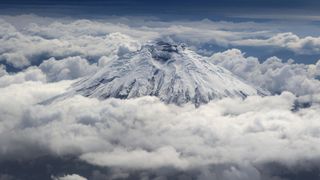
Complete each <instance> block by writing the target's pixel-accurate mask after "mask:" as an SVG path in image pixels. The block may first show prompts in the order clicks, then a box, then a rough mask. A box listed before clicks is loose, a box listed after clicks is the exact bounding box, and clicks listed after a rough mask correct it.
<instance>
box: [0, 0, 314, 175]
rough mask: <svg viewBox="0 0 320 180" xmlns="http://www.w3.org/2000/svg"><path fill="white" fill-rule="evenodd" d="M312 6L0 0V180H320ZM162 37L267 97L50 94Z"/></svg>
mask: <svg viewBox="0 0 320 180" xmlns="http://www.w3.org/2000/svg"><path fill="white" fill-rule="evenodd" d="M319 5H320V2H319V1H316V0H304V1H302V0H277V1H276V0H269V1H267V0H224V1H215V0H212V1H209V0H197V1H196V0H186V1H174V0H163V1H146V0H141V1H138V0H132V1H129V0H127V1H123V0H122V1H121V0H120V1H119V0H117V1H116V0H112V1H102V0H92V1H76V0H67V1H66V0H64V1H62V0H54V1H48V0H42V1H40V0H33V1H32V0H31V1H26V0H10V1H9V0H0V95H1V98H0V180H22V179H24V180H25V179H26V180H29V179H30V180H34V179H44V180H47V179H48V180H86V179H90V180H104V179H144V180H149V179H150V180H151V179H154V180H162V179H182V180H184V179H187V180H188V179H196V180H207V179H208V180H209V179H210V180H301V179H308V180H317V179H318V178H319V174H320V165H319V164H320V147H319V143H320V131H319V129H320V118H319V112H320V31H319V26H320V16H319V13H318V12H320V11H319V7H320V6H319ZM158 41H165V42H168V43H171V44H175V45H179V44H182V43H183V44H184V47H185V48H186V49H187V50H188V52H190V53H191V54H193V55H194V56H193V57H197V58H199V59H201V61H205V62H207V63H212V65H214V66H218V67H219V68H221V69H224V71H225V72H229V73H230V74H232V76H234V77H236V78H237V79H239V80H241V81H243V82H245V83H246V84H248V85H250V86H252V87H255V88H261V89H263V90H264V91H266V92H269V93H267V95H266V96H260V95H254V96H249V97H247V98H245V99H238V98H232V97H227V98H223V99H217V100H214V101H211V102H210V103H208V104H204V105H201V106H200V107H198V108H195V106H194V104H190V103H187V104H184V105H180V106H177V105H175V104H166V103H164V102H163V101H162V100H161V99H159V98H157V97H154V96H144V97H137V98H132V99H126V100H122V99H113V98H108V99H105V100H100V99H96V98H90V97H84V96H81V95H74V96H68V97H66V98H65V99H63V98H62V99H59V100H57V101H52V99H53V100H54V99H56V98H54V97H65V96H61V95H63V94H65V93H68V92H70V88H71V89H72V87H74V83H77V82H79V81H83V79H85V78H87V77H91V76H94V75H99V74H101V72H105V69H106V68H108V67H109V65H110V64H112V63H116V64H118V63H119V62H120V61H121V62H123V61H122V60H123V58H128V57H131V56H130V55H132V54H135V53H138V54H139V53H141V49H142V48H143V47H146V45H150V44H154V43H155V42H158ZM126 60H128V59H126ZM129 60H130V59H129ZM134 60H137V59H134ZM137 61H139V60H137ZM107 72H109V71H107ZM199 72H200V71H199ZM102 74H103V73H102ZM105 78H107V77H105ZM133 79H134V78H133ZM191 83H192V82H191ZM50 100H51V101H50ZM48 102H51V103H48Z"/></svg>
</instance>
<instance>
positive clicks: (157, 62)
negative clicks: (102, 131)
mask: <svg viewBox="0 0 320 180" xmlns="http://www.w3.org/2000/svg"><path fill="white" fill-rule="evenodd" d="M67 94H68V95H70V94H80V95H83V96H86V97H96V98H99V99H106V98H111V97H113V98H120V99H127V98H135V97H141V96H156V97H158V98H160V100H162V101H164V102H165V103H174V104H177V105H181V104H184V103H188V102H191V103H194V104H195V106H199V105H200V104H204V103H208V102H209V101H210V100H214V99H221V98H223V97H241V98H245V97H247V96H250V95H259V94H264V93H263V91H261V90H259V89H257V88H255V87H253V86H251V85H249V84H247V83H245V82H244V81H242V80H241V79H239V78H238V77H236V76H235V75H233V74H232V73H231V72H229V71H228V70H226V69H224V68H222V67H219V66H216V65H214V64H212V63H210V62H208V61H207V60H206V59H205V58H204V57H202V56H200V55H198V54H196V53H195V52H193V51H191V50H189V49H188V48H186V47H185V45H183V44H180V45H177V44H170V43H166V42H157V43H154V44H148V45H145V46H143V47H142V48H141V50H139V51H137V52H134V53H129V54H126V55H124V56H123V57H121V58H119V59H118V60H113V61H110V62H108V63H107V64H106V65H105V67H103V68H102V69H101V70H100V71H98V72H96V73H95V74H94V75H92V76H88V77H85V78H83V79H82V80H80V81H78V82H76V83H75V84H73V86H72V88H71V91H70V92H68V93H67Z"/></svg>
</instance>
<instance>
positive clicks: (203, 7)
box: [0, 0, 320, 18]
mask: <svg viewBox="0 0 320 180" xmlns="http://www.w3.org/2000/svg"><path fill="white" fill-rule="evenodd" d="M319 5H320V3H319V1H317V0H185V1H177V0H162V1H147V0H105V1H103V0H92V1H84V0H78V1H76V0H64V1H63V0H29V1H25V0H1V6H0V9H1V13H10V14H19V13H38V14H49V15H61V14H63V15H71V16H74V15H78V16H90V15H93V16H94V15H156V16H170V17H171V18H177V17H181V16H182V17H187V18H192V17H193V18H203V17H206V18H217V17H225V16H243V15H247V16H248V15H249V17H253V16H256V15H270V14H275V15H277V16H281V15H282V16H283V15H285V16H288V15H295V16H297V15H315V14H318V13H317V11H318V10H319V8H318V7H319Z"/></svg>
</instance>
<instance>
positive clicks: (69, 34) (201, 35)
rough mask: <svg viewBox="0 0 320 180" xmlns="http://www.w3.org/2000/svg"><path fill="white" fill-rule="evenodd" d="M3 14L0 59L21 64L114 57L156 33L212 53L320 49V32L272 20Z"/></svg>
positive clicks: (128, 50)
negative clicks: (217, 50) (304, 33)
mask: <svg viewBox="0 0 320 180" xmlns="http://www.w3.org/2000/svg"><path fill="white" fill-rule="evenodd" d="M0 18H2V20H1V21H0V24H1V34H0V49H1V50H0V61H3V62H5V63H6V64H8V65H11V66H13V67H15V68H18V69H24V68H26V67H29V66H31V65H39V64H41V62H42V61H44V60H47V59H49V58H52V57H54V58H55V59H64V58H68V57H73V56H80V57H81V58H85V59H87V60H88V61H89V62H90V63H96V62H97V61H98V60H99V59H100V58H101V57H108V58H113V57H114V56H116V55H121V54H123V53H125V52H130V51H136V50H138V49H140V47H141V44H144V43H146V42H148V41H152V40H155V39H171V40H173V41H178V42H183V43H187V44H188V45H189V46H190V47H193V48H194V49H195V50H197V51H198V52H205V51H208V53H209V54H212V52H214V51H215V49H214V47H216V46H217V47H220V48H228V47H234V46H237V47H238V46H241V47H248V46H249V47H264V46H270V47H274V48H276V49H277V48H280V49H285V50H290V51H292V52H295V53H296V54H307V55H308V54H311V55H312V54H318V52H319V38H318V37H316V36H308V37H299V36H298V35H297V34H294V33H290V32H287V31H288V30H290V27H285V26H284V27H278V26H275V24H272V23H269V24H266V23H265V24H264V23H254V22H242V23H234V22H223V21H221V22H213V21H210V20H202V21H173V22H166V21H161V20H155V19H151V20H150V19H143V18H141V19H135V23H133V22H132V20H130V18H129V19H128V18H120V17H118V18H113V19H112V18H109V19H106V20H105V21H102V20H74V19H54V18H41V17H38V16H16V17H14V16H13V17H10V16H1V17H0ZM9 22H10V23H9ZM17 22H19V23H17ZM308 27H309V29H313V28H314V27H311V26H310V25H309V26H308ZM277 28H279V29H277ZM291 29H292V28H291ZM279 31H280V33H279ZM283 31H284V32H283ZM301 31H302V30H301ZM210 46H212V47H211V48H209V47H210ZM118 53H119V54H118Z"/></svg>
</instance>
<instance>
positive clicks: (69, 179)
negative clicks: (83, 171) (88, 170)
mask: <svg viewBox="0 0 320 180" xmlns="http://www.w3.org/2000/svg"><path fill="white" fill-rule="evenodd" d="M53 180H87V178H85V177H82V176H79V175H77V174H71V175H66V176H63V177H58V178H55V177H54V178H53Z"/></svg>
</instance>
